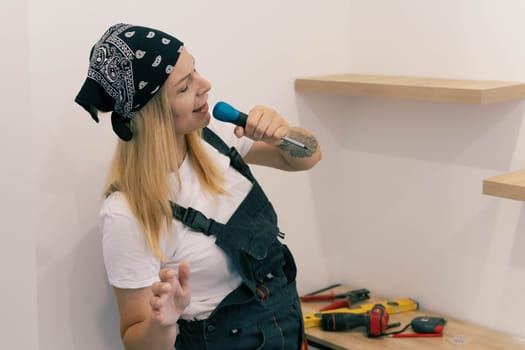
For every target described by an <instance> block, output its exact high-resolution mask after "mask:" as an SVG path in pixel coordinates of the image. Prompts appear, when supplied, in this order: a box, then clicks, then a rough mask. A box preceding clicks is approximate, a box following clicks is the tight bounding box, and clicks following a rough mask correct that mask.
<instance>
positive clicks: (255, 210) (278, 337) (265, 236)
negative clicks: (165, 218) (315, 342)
mask: <svg viewBox="0 0 525 350" xmlns="http://www.w3.org/2000/svg"><path fill="white" fill-rule="evenodd" d="M203 138H204V139H205V140H206V141H207V142H208V143H209V144H211V145H212V146H213V147H215V148H216V149H217V150H218V151H219V152H221V153H223V154H225V155H227V156H228V157H229V158H230V165H231V166H232V167H234V168H235V169H236V170H237V171H239V172H240V173H241V174H242V175H244V176H245V177H246V178H247V179H248V180H250V181H251V182H252V183H253V187H252V189H251V191H250V192H249V193H248V195H247V196H246V198H245V199H244V200H243V201H242V203H241V204H240V206H239V207H238V208H237V210H236V211H235V213H234V214H233V215H232V217H231V218H230V220H229V221H228V222H227V223H226V224H221V223H218V222H216V221H214V220H213V219H210V218H207V217H205V216H204V215H203V214H202V213H200V212H199V211H197V210H195V209H192V208H183V207H181V206H179V205H177V204H175V203H173V202H172V203H171V206H172V210H173V217H174V218H175V219H177V220H180V221H182V222H183V223H184V224H185V225H187V226H189V227H190V228H192V229H194V230H197V231H200V232H202V233H203V234H206V235H215V236H216V244H217V245H218V246H219V247H220V248H221V249H223V250H224V251H225V252H226V253H227V255H228V256H229V257H230V259H231V261H232V263H233V265H234V266H235V267H236V268H237V270H238V272H239V274H240V276H241V277H242V283H241V285H240V286H239V287H238V288H237V289H235V290H234V291H232V292H231V293H230V294H228V295H227V296H226V297H225V298H224V299H223V300H222V301H221V303H220V304H219V305H218V306H217V307H216V308H215V310H213V312H212V314H211V315H210V316H209V317H208V318H207V319H206V320H199V321H197V320H195V321H186V320H182V319H181V320H179V321H178V325H179V333H178V335H177V340H176V342H175V348H176V350H200V349H208V350H218V349H220V350H235V349H242V350H252V349H272V350H278V349H283V350H293V349H301V345H302V344H303V319H302V314H301V309H300V302H299V298H298V295H297V289H296V286H295V277H296V272H297V270H296V266H295V263H294V260H293V257H292V255H291V253H290V251H289V250H288V248H287V247H286V246H285V245H284V244H282V243H281V242H280V241H279V240H278V236H279V237H281V235H282V233H281V232H280V231H279V228H278V227H277V216H276V214H275V211H274V209H273V207H272V204H271V203H270V201H269V200H268V198H267V197H266V195H265V194H264V192H263V190H262V189H261V187H260V186H259V184H258V183H257V181H256V180H255V178H254V177H253V175H252V174H251V172H250V169H249V168H248V166H247V165H246V163H245V162H244V161H243V160H242V157H241V156H240V155H239V154H238V153H237V151H236V150H235V149H234V148H233V147H232V148H229V147H228V146H227V145H226V144H225V143H224V142H223V141H222V140H221V139H220V138H219V137H218V136H217V135H216V134H214V133H213V132H212V131H211V130H209V129H207V128H205V129H204V130H203Z"/></svg>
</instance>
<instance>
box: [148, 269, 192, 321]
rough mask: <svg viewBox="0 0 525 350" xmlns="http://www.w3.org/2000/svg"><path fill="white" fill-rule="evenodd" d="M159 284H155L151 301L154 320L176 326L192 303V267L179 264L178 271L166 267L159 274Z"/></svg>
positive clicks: (152, 288) (152, 287)
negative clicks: (190, 282) (190, 280)
mask: <svg viewBox="0 0 525 350" xmlns="http://www.w3.org/2000/svg"><path fill="white" fill-rule="evenodd" d="M159 278H160V281H159V282H155V283H153V285H152V286H151V290H152V291H153V296H152V297H151V299H150V305H151V310H152V311H153V318H154V319H155V320H157V321H159V322H160V323H161V324H162V325H165V326H171V325H174V324H175V323H176V322H177V320H178V319H179V317H180V315H181V314H182V312H183V311H184V309H185V308H186V307H187V306H188V305H189V303H190V296H191V295H190V284H189V278H190V266H189V264H188V263H186V262H181V263H180V264H179V268H178V271H177V272H175V270H173V269H172V268H169V267H166V268H163V269H162V270H160V272H159Z"/></svg>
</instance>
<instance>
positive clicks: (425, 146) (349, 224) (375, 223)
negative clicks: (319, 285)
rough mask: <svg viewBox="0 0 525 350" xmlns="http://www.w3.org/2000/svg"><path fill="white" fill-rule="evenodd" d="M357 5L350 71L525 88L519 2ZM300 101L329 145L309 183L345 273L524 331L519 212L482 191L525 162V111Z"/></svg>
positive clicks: (430, 305)
mask: <svg viewBox="0 0 525 350" xmlns="http://www.w3.org/2000/svg"><path fill="white" fill-rule="evenodd" d="M349 4H350V18H349V26H348V29H349V37H348V42H347V45H348V47H349V48H350V52H349V60H348V69H347V71H348V72H354V73H376V74H397V75H412V76H431V77H445V78H467V79H468V78H471V79H494V80H516V81H525V65H524V62H525V41H524V40H523V33H525V22H524V21H523V19H522V16H521V14H522V13H524V11H525V2H523V1H519V0H515V1H511V0H506V1H495V0H493V1H489V0H485V1H482V0H442V1H431V0H391V1H381V0H351V1H349ZM331 59H332V57H326V58H325V61H326V62H327V65H330V60H331ZM300 101H301V102H302V103H301V104H300V110H301V109H304V110H305V111H306V110H308V111H309V112H310V113H311V115H323V114H324V115H323V120H324V124H325V128H324V129H322V131H323V134H322V135H321V136H322V137H323V138H324V143H325V145H326V143H327V142H326V140H327V139H330V140H331V141H330V142H331V143H330V147H329V148H326V147H325V162H324V163H323V166H324V167H323V171H321V172H317V173H314V178H316V179H314V181H313V184H314V187H313V189H314V192H315V193H316V194H315V195H314V198H318V199H319V200H316V201H315V202H316V203H318V204H319V207H320V208H321V209H320V210H321V212H322V213H323V214H322V215H321V216H320V217H319V220H320V226H321V227H326V226H329V227H331V228H333V229H334V230H333V231H331V230H328V231H325V232H324V235H323V237H324V240H323V249H324V252H325V256H327V257H329V259H330V260H329V266H333V267H335V269H336V270H335V271H334V274H333V276H335V279H336V280H342V281H346V282H348V283H352V284H354V285H357V286H360V287H367V288H369V289H370V290H372V291H374V292H376V293H381V294H383V295H385V296H388V297H391V298H402V297H413V298H415V299H417V300H418V301H419V302H420V303H421V306H422V307H424V308H427V309H430V310H434V311H441V312H445V313H447V314H449V315H452V316H455V317H458V318H460V319H465V320H470V321H473V322H476V323H479V324H483V325H486V326H489V327H492V328H496V329H500V330H503V331H505V332H509V333H512V334H516V335H520V336H525V321H524V320H523V317H521V313H523V311H525V293H523V290H525V232H524V231H525V211H524V209H523V204H522V202H518V201H511V200H507V199H499V198H496V197H489V196H485V195H482V193H481V191H482V181H483V179H484V178H487V177H491V176H494V175H497V174H501V173H505V172H508V171H510V170H517V169H522V168H523V167H524V166H525V130H523V127H522V122H523V116H524V110H525V103H524V102H522V101H514V102H508V103H502V104H497V105H487V106H469V105H456V104H446V103H431V102H414V101H403V100H389V99H381V98H370V97H368V98H367V97H348V96H326V95H321V94H304V95H303V94H301V96H300ZM327 111H328V113H327ZM303 115H310V114H306V113H305V114H303ZM327 165H330V166H332V167H333V168H332V169H333V170H328V169H327V168H326V167H327ZM329 183H331V184H333V185H331V186H332V187H333V191H334V192H333V193H334V197H332V199H335V200H328V198H327V194H326V193H325V191H326V190H327V187H325V186H324V185H323V184H329ZM336 190H338V191H337V192H336ZM337 203H344V205H337ZM330 211H335V213H334V215H332V217H335V218H337V224H333V223H332V219H331V216H330Z"/></svg>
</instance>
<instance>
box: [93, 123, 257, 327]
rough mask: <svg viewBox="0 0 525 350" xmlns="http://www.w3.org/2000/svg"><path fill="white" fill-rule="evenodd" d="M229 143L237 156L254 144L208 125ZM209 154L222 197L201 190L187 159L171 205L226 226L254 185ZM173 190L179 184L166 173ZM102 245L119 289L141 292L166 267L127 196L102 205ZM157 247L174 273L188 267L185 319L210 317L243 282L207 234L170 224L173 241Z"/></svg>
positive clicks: (223, 160)
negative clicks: (148, 241) (219, 177)
mask: <svg viewBox="0 0 525 350" xmlns="http://www.w3.org/2000/svg"><path fill="white" fill-rule="evenodd" d="M208 127H209V128H210V129H212V130H213V131H214V132H215V133H216V134H217V135H219V136H220V137H221V138H222V139H223V140H224V141H225V142H226V143H227V144H228V145H230V146H234V147H235V148H236V149H237V150H238V152H239V153H240V154H241V156H244V155H246V153H248V151H249V150H250V147H251V146H252V143H253V142H252V141H251V140H250V139H248V138H244V137H243V138H241V139H238V138H237V137H236V136H235V135H234V134H233V126H232V125H231V124H226V123H222V122H218V121H215V120H214V119H213V118H212V119H211V121H210V124H209V125H208ZM203 143H204V144H205V147H206V150H207V152H209V154H210V155H211V157H212V159H214V160H216V164H217V165H218V168H219V169H220V171H221V172H222V174H223V176H224V178H225V179H226V184H225V190H226V193H225V194H224V195H221V196H218V197H217V198H212V197H211V196H210V195H207V194H205V193H204V192H203V190H202V189H201V186H200V183H199V181H198V179H197V177H196V175H195V173H194V171H193V168H192V166H191V164H190V162H189V161H188V160H187V159H185V160H184V162H183V163H182V165H181V166H180V168H179V172H180V176H181V184H182V186H181V187H182V188H181V189H180V192H179V193H178V194H177V198H176V200H175V202H176V203H177V204H179V205H181V206H183V207H192V208H194V209H197V210H199V211H201V212H202V213H203V214H204V215H206V216H207V217H209V218H213V219H214V220H215V221H218V222H220V223H226V222H227V221H228V220H229V219H230V217H231V216H232V215H233V213H234V212H235V210H236V209H237V207H238V206H239V204H240V203H241V202H242V200H243V199H244V198H245V197H246V195H247V194H248V192H249V191H250V189H251V187H252V184H251V182H250V181H249V180H247V179H246V178H245V177H244V176H242V175H241V174H239V173H238V172H237V171H236V170H235V169H233V168H232V167H230V166H229V164H230V159H229V158H228V157H226V156H224V155H222V154H220V153H219V152H218V151H217V150H216V149H215V148H213V147H212V146H211V145H209V144H208V143H206V142H205V141H203ZM170 181H171V183H172V186H173V188H174V189H176V188H177V186H178V185H177V180H176V177H175V175H174V174H170ZM100 216H101V221H102V233H103V239H102V246H103V252H104V264H105V266H106V272H107V275H108V279H109V283H110V284H111V285H112V286H115V287H117V288H143V287H148V286H151V284H152V283H153V282H155V281H158V280H159V278H158V273H159V270H160V269H161V268H162V267H164V266H163V265H162V263H161V262H160V260H159V259H158V258H156V257H155V255H154V254H153V252H152V251H151V250H149V249H148V247H147V245H146V243H145V240H144V235H143V231H142V229H141V228H140V225H139V224H138V222H137V220H136V219H135V217H134V216H133V214H132V213H131V210H130V208H129V206H128V202H127V200H126V197H125V196H124V195H123V194H122V193H120V192H115V193H113V194H111V195H110V196H109V197H108V198H107V199H106V200H105V201H104V204H103V206H102V209H101V212H100ZM160 244H161V249H162V251H163V252H164V254H165V255H166V256H167V257H168V259H170V260H171V261H173V262H174V264H170V267H173V268H174V269H175V271H177V268H178V264H179V263H180V262H181V261H187V262H188V263H189V265H190V285H191V301H190V305H189V306H188V307H187V308H186V310H185V311H184V313H183V314H182V316H181V317H182V318H183V319H187V320H189V319H204V318H206V317H208V316H209V315H210V313H211V312H212V311H213V310H214V309H215V307H216V306H217V305H218V304H219V303H220V301H221V300H222V299H223V298H224V297H225V296H226V295H228V294H229V293H230V292H231V291H232V290H234V289H235V288H236V287H238V286H239V285H240V283H241V278H240V276H239V274H238V272H237V271H236V269H235V268H234V267H233V266H232V265H231V262H230V259H229V258H228V257H227V255H226V254H225V253H224V252H223V251H222V250H221V249H220V248H219V247H218V246H217V245H216V244H215V236H207V235H205V234H203V233H201V232H196V231H193V230H191V229H189V228H188V227H187V226H185V225H183V224H182V223H181V222H180V221H178V220H173V226H172V232H171V237H169V238H168V237H166V235H163V238H162V239H161V242H160Z"/></svg>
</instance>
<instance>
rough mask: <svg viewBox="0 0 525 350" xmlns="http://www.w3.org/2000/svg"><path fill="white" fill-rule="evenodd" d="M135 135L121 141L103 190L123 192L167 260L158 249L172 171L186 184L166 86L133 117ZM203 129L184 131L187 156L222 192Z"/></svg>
mask: <svg viewBox="0 0 525 350" xmlns="http://www.w3.org/2000/svg"><path fill="white" fill-rule="evenodd" d="M130 128H131V130H132V132H133V138H132V139H131V140H130V141H128V142H124V141H122V140H119V141H118V144H117V147H116V150H115V154H114V156H113V160H112V163H111V166H110V169H109V173H108V176H107V180H106V186H105V189H104V195H105V196H106V197H107V196H109V195H110V194H111V193H113V192H114V191H120V192H122V193H123V194H125V196H126V198H127V200H128V203H129V206H130V208H131V211H132V212H133V214H134V215H135V217H136V219H137V221H138V222H139V224H140V226H141V227H142V229H143V232H144V238H145V241H146V243H147V245H148V247H149V248H150V249H151V250H152V251H153V253H154V254H155V256H157V257H158V258H159V259H161V260H163V261H166V260H167V258H166V256H165V254H164V253H163V252H162V251H161V249H160V243H159V242H160V238H161V234H162V232H170V230H171V227H172V211H171V207H170V203H169V201H170V195H176V194H175V193H173V189H172V187H171V186H170V182H169V176H168V175H169V174H170V173H175V176H176V178H177V181H178V185H179V186H178V188H179V189H180V188H181V186H182V183H181V180H180V175H179V171H178V164H177V157H176V155H177V143H176V142H175V131H174V128H173V123H172V111H171V108H170V107H169V104H168V98H167V94H166V92H165V89H163V88H161V90H159V92H158V93H157V94H155V96H153V98H152V99H151V100H150V101H149V102H148V103H147V104H146V105H145V106H144V107H143V108H142V109H141V110H140V111H139V112H138V113H137V115H136V116H135V117H134V118H133V119H132V121H131V124H130ZM201 134H202V130H197V131H194V132H191V133H189V134H186V135H185V140H186V145H187V150H188V152H187V157H188V160H189V161H190V163H191V165H192V166H193V169H194V170H195V173H196V175H197V178H198V180H199V182H200V183H201V185H202V187H203V189H204V190H205V192H206V193H209V194H211V195H217V194H222V193H224V189H223V187H222V186H223V184H224V178H223V177H222V175H221V174H220V172H219V171H218V169H217V167H216V166H215V164H214V163H213V161H212V159H211V158H210V157H209V156H208V153H207V152H206V151H205V149H204V147H203V144H202V140H201Z"/></svg>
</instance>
